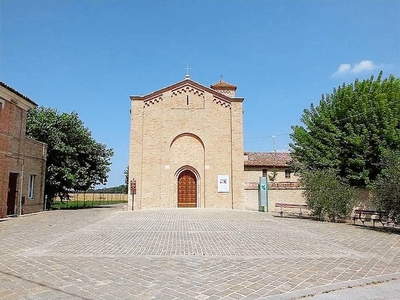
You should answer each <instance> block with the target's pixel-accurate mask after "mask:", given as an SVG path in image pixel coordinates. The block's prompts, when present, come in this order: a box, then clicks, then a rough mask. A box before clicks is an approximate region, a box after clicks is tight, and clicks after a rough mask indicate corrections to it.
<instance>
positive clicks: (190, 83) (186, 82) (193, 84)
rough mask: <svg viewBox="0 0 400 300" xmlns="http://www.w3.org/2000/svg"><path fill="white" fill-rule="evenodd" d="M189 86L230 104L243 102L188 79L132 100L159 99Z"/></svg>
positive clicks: (132, 97)
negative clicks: (169, 92) (166, 93)
mask: <svg viewBox="0 0 400 300" xmlns="http://www.w3.org/2000/svg"><path fill="white" fill-rule="evenodd" d="M228 85H229V84H228ZM187 86H190V87H193V88H196V89H199V90H202V91H206V92H208V93H210V94H213V95H214V96H217V97H218V98H220V99H222V100H224V101H227V102H228V103H230V102H231V101H232V100H236V101H238V100H241V101H243V98H230V97H228V96H226V95H224V94H222V93H220V92H219V91H218V90H214V89H212V88H209V87H206V86H204V85H202V84H200V83H198V82H196V81H193V80H191V79H190V78H186V79H184V80H182V81H179V82H177V83H175V84H172V85H170V86H167V87H165V88H162V89H160V90H157V91H154V92H152V93H150V94H147V95H144V96H131V97H130V98H131V99H132V100H142V101H146V100H149V99H153V98H154V97H158V96H160V94H162V93H164V92H166V91H169V90H177V89H179V88H183V87H187ZM235 88H236V87H235Z"/></svg>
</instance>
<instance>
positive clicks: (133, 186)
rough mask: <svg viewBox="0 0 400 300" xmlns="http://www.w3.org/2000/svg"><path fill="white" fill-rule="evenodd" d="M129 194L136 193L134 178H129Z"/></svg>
mask: <svg viewBox="0 0 400 300" xmlns="http://www.w3.org/2000/svg"><path fill="white" fill-rule="evenodd" d="M131 194H132V195H135V194H136V180H135V179H132V180H131Z"/></svg>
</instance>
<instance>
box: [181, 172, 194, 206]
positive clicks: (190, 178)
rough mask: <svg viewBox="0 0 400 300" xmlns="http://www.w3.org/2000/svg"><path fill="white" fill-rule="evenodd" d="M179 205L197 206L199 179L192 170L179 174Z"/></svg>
mask: <svg viewBox="0 0 400 300" xmlns="http://www.w3.org/2000/svg"><path fill="white" fill-rule="evenodd" d="M178 207H197V179H196V175H195V174H194V173H193V172H192V171H190V170H184V171H183V172H181V173H180V174H179V176H178Z"/></svg>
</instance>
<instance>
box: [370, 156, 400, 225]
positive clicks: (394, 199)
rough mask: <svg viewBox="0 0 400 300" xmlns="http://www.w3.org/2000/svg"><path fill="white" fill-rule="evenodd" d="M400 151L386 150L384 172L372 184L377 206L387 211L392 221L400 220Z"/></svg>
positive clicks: (397, 221) (383, 163)
mask: <svg viewBox="0 0 400 300" xmlns="http://www.w3.org/2000/svg"><path fill="white" fill-rule="evenodd" d="M399 178H400V151H386V152H385V153H384V157H383V162H382V173H381V174H379V175H378V178H377V179H376V180H375V181H374V182H373V184H372V192H373V193H372V195H373V203H374V204H375V207H376V208H378V209H380V210H383V211H387V212H388V213H389V215H390V217H391V219H392V220H391V221H394V222H396V223H399V222H400V185H399Z"/></svg>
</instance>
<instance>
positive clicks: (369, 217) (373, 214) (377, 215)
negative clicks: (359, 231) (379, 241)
mask: <svg viewBox="0 0 400 300" xmlns="http://www.w3.org/2000/svg"><path fill="white" fill-rule="evenodd" d="M357 220H360V221H361V222H362V224H363V226H365V222H371V221H372V226H373V227H375V222H377V221H378V222H380V223H381V224H382V226H383V227H385V223H386V224H387V225H388V224H389V216H388V213H387V212H384V211H376V210H364V209H355V210H354V215H353V224H354V225H355V224H356V221H357Z"/></svg>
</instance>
